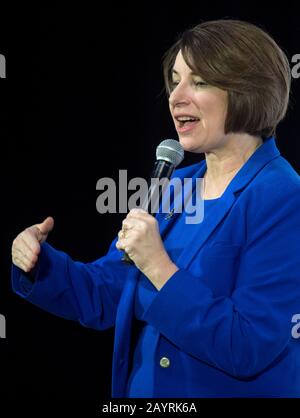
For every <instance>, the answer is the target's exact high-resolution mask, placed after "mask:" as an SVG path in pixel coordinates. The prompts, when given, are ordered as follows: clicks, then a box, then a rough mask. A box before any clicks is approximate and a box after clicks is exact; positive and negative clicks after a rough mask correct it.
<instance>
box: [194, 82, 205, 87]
mask: <svg viewBox="0 0 300 418" xmlns="http://www.w3.org/2000/svg"><path fill="white" fill-rule="evenodd" d="M194 84H195V86H196V87H203V86H207V85H208V84H207V83H205V81H194Z"/></svg>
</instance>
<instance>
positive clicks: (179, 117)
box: [176, 116, 199, 122]
mask: <svg viewBox="0 0 300 418" xmlns="http://www.w3.org/2000/svg"><path fill="white" fill-rule="evenodd" d="M176 119H177V120H178V121H179V122H187V121H194V120H199V119H198V118H194V117H192V116H178V117H177V118H176Z"/></svg>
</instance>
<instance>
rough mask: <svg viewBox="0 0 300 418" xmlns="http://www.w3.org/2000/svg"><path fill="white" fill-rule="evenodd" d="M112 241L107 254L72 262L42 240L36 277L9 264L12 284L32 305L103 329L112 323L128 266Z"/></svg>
mask: <svg viewBox="0 0 300 418" xmlns="http://www.w3.org/2000/svg"><path fill="white" fill-rule="evenodd" d="M115 243H116V239H115V240H114V241H113V242H112V244H111V246H110V249H109V251H108V254H107V255H106V256H104V257H101V258H100V259H98V260H96V261H95V262H92V263H81V262H77V261H73V260H72V259H71V258H70V257H69V256H68V255H67V254H65V253H64V252H62V251H57V250H55V249H54V248H53V247H52V246H51V245H49V244H48V243H46V242H45V243H43V244H42V248H41V253H40V257H39V263H38V268H37V271H36V274H35V279H34V281H33V282H31V281H30V280H29V279H28V275H26V274H25V273H24V272H23V271H22V270H21V269H19V268H18V267H16V266H15V265H13V266H12V287H13V290H14V291H15V292H16V293H17V294H18V295H20V296H21V297H23V298H25V299H27V300H28V301H29V302H31V303H33V304H34V305H36V306H38V307H40V308H42V309H44V310H46V311H48V312H50V313H52V314H55V315H57V316H60V317H63V318H65V319H70V320H76V321H79V322H80V323H81V324H82V325H84V326H87V327H90V328H96V329H106V328H109V327H112V326H113V325H114V324H115V317H116V310H117V305H118V301H119V298H120V295H121V292H122V289H123V285H124V282H125V280H126V277H127V274H129V272H130V269H132V268H133V267H131V266H127V265H126V266H125V265H124V263H122V262H121V254H120V251H118V250H117V249H116V248H115Z"/></svg>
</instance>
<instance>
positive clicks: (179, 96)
mask: <svg viewBox="0 0 300 418" xmlns="http://www.w3.org/2000/svg"><path fill="white" fill-rule="evenodd" d="M189 101H190V99H189V95H188V91H187V88H186V86H184V85H183V84H182V85H180V84H177V86H176V87H175V88H174V90H173V91H172V93H171V94H170V96H169V104H170V106H172V107H175V106H178V105H181V104H188V103H189Z"/></svg>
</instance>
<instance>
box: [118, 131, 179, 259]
mask: <svg viewBox="0 0 300 418" xmlns="http://www.w3.org/2000/svg"><path fill="white" fill-rule="evenodd" d="M183 157H184V150H183V148H182V146H181V144H180V143H179V142H178V141H176V140H175V139H165V140H164V141H162V142H161V143H160V144H159V145H158V147H157V148H156V162H155V165H154V169H153V171H152V174H151V179H150V185H149V187H148V192H147V195H146V196H145V199H144V201H143V204H142V209H145V210H146V211H147V212H149V213H151V214H152V215H153V216H155V213H156V209H157V210H158V208H159V204H160V201H161V197H162V189H163V187H161V182H160V181H159V180H162V179H168V180H170V178H171V176H172V174H173V172H174V169H175V168H176V167H177V166H178V165H179V164H180V163H181V161H182V160H183ZM152 179H156V181H151V180H152ZM153 208H154V210H153ZM122 261H124V262H126V263H130V264H132V263H133V262H132V260H131V259H130V257H129V256H128V254H126V252H124V255H123V257H122Z"/></svg>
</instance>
